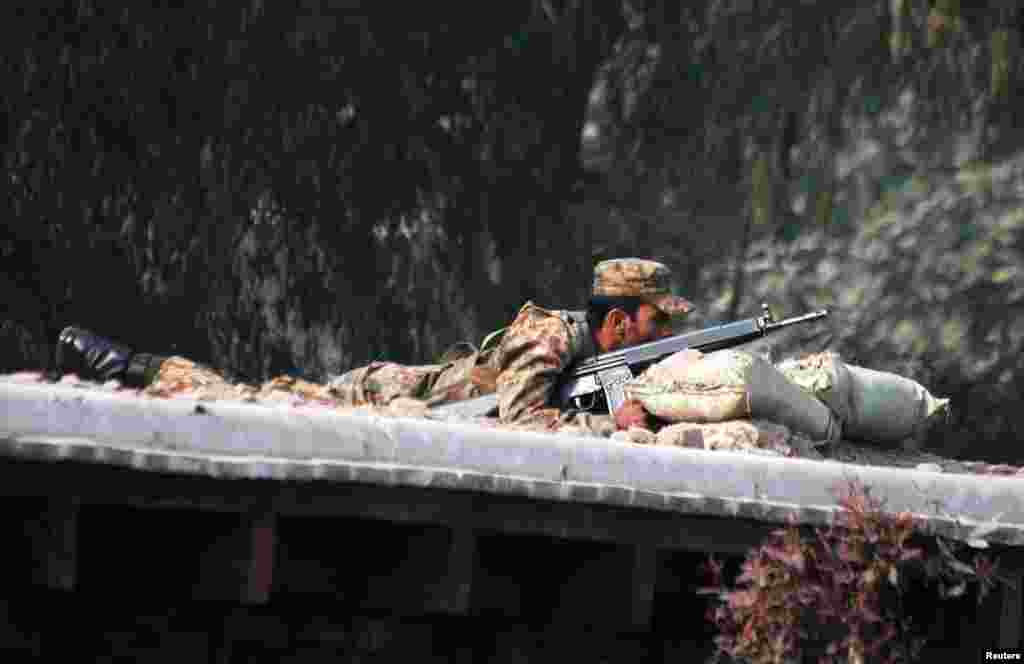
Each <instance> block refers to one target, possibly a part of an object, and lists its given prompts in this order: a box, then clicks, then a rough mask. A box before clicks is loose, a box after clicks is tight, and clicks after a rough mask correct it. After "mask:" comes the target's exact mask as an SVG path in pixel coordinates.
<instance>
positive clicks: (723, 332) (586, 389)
mask: <svg viewBox="0 0 1024 664" xmlns="http://www.w3.org/2000/svg"><path fill="white" fill-rule="evenodd" d="M761 311H762V315H761V316H757V317H754V318H745V319H743V320H738V321H735V322H732V323H723V324H721V325H714V326H712V327H707V328H704V329H702V330H695V331H693V332H686V333H685V334H677V335H675V336H671V337H665V338H664V339H657V340H655V341H648V342H647V343H643V344H638V345H636V346H630V347H629V348H622V349H620V350H615V351H611V352H609V353H602V354H600V355H596V356H594V357H591V358H587V359H585V360H582V361H580V362H577V363H576V364H574V365H573V366H571V367H570V368H569V370H568V371H566V372H565V373H563V374H562V379H561V380H560V381H559V383H558V386H557V388H556V392H557V399H556V403H558V405H559V406H560V407H561V408H563V409H567V408H572V409H575V410H580V411H594V410H599V409H600V408H601V406H602V404H601V402H602V401H603V405H604V406H605V407H606V408H607V409H608V412H611V413H614V412H615V411H616V410H618V408H619V407H620V406H621V405H622V404H623V402H625V400H626V393H625V390H624V389H623V386H624V385H625V384H626V383H627V382H629V381H630V380H632V379H633V377H634V376H636V375H637V374H639V373H641V372H642V371H643V370H644V369H646V368H647V367H649V366H650V365H652V364H654V363H655V362H658V361H660V360H662V359H664V358H666V357H668V356H669V355H672V354H673V353H678V352H679V351H681V350H685V349H687V348H693V349H696V350H699V351H701V352H703V353H710V352H712V351H716V350H723V349H726V348H733V347H735V346H739V345H741V344H745V343H747V342H750V341H754V340H755V339H759V338H761V337H764V336H767V335H769V334H771V333H772V332H777V331H779V330H782V329H784V328H787V327H790V326H793V325H800V324H802V323H810V322H812V321H816V320H819V319H821V318H825V317H826V316H828V310H827V309H822V310H820V311H812V312H811V313H807V314H804V315H802V316H794V317H793V318H786V319H784V320H780V321H776V320H775V319H774V318H773V317H772V313H771V311H770V310H769V309H768V305H767V304H762V305H761ZM497 406H498V395H497V394H488V395H485V396H482V397H477V398H475V399H469V400H467V401H460V402H456V403H452V404H447V405H444V406H439V407H436V408H434V409H433V411H434V412H436V413H439V414H441V415H461V416H463V417H481V416H486V415H492V414H494V413H496V411H497Z"/></svg>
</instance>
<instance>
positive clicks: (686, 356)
mask: <svg viewBox="0 0 1024 664" xmlns="http://www.w3.org/2000/svg"><path fill="white" fill-rule="evenodd" d="M752 363H753V357H751V356H750V355H749V354H747V353H742V352H739V351H731V350H723V351H718V352H716V353H709V354H707V355H705V354H704V353H700V352H698V351H693V350H686V351H683V352H682V353H675V354H673V355H670V356H669V357H667V358H665V359H664V360H662V361H661V362H658V363H656V364H654V365H652V366H651V367H649V368H648V369H647V370H646V371H645V372H643V373H642V374H640V375H639V376H637V377H636V378H634V379H633V380H631V381H629V382H628V383H626V385H624V386H623V389H624V391H625V393H626V398H627V399H637V400H638V401H640V402H641V403H642V404H643V405H644V409H645V410H647V412H649V413H651V414H652V415H654V416H655V417H659V418H661V419H663V420H667V421H669V422H724V421H726V420H734V419H738V418H742V417H749V416H750V399H749V396H748V393H747V392H748V391H747V385H748V383H749V378H750V366H751V364H752Z"/></svg>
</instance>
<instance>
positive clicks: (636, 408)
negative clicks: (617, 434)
mask: <svg viewBox="0 0 1024 664" xmlns="http://www.w3.org/2000/svg"><path fill="white" fill-rule="evenodd" d="M615 426H616V428H618V429H619V430H620V431H625V430H627V429H629V428H630V427H639V428H641V429H648V430H653V429H654V417H653V416H652V415H651V414H650V413H648V412H647V411H646V410H644V406H643V404H642V403H640V402H639V401H637V400H636V399H630V400H629V401H626V402H625V403H624V404H622V405H621V406H620V407H619V409H618V410H617V411H615Z"/></svg>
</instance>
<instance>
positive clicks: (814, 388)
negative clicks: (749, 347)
mask: <svg viewBox="0 0 1024 664" xmlns="http://www.w3.org/2000/svg"><path fill="white" fill-rule="evenodd" d="M779 370H780V371H781V372H782V373H783V374H784V375H785V376H786V377H787V378H788V379H789V380H790V381H791V382H792V383H794V384H796V385H799V386H800V387H801V388H803V389H804V390H806V391H807V392H808V393H810V394H813V395H814V396H815V397H817V398H818V399H820V400H821V401H822V402H823V403H825V405H827V406H828V407H829V408H830V409H831V410H832V412H833V413H835V414H836V415H837V416H839V417H840V418H841V419H842V420H843V423H844V425H843V432H844V436H845V437H847V438H850V439H853V440H863V441H867V442H877V443H891V442H899V441H901V440H903V439H905V438H908V437H911V436H914V435H916V434H917V433H918V432H920V431H921V430H922V429H923V428H925V427H927V426H928V424H929V423H930V422H931V421H932V420H934V419H935V418H936V417H938V416H941V415H944V414H946V413H948V407H949V399H939V398H936V397H935V396H933V395H932V394H931V393H930V392H928V390H926V389H925V388H924V387H923V386H922V385H921V384H920V383H918V382H917V381H914V380H911V379H909V378H904V377H903V376H899V375H897V374H894V373H889V372H885V371H875V370H873V369H866V368H864V367H859V366H856V365H853V364H846V363H844V362H843V361H842V359H841V358H840V357H839V356H838V355H837V354H835V353H831V352H826V353H815V354H812V355H807V356H804V357H802V358H799V359H795V360H787V361H785V362H782V363H780V364H779Z"/></svg>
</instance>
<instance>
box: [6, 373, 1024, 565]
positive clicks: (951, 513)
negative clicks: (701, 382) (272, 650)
mask: <svg viewBox="0 0 1024 664" xmlns="http://www.w3.org/2000/svg"><path fill="white" fill-rule="evenodd" d="M197 405H199V404H197V402H195V401H189V400H184V399H182V400H178V399H174V400H164V399H148V398H137V397H125V396H123V395H116V394H108V393H102V392H94V391H89V390H83V389H78V388H74V387H67V386H55V385H54V386H51V385H37V384H4V383H0V454H2V455H6V456H10V457H15V458H21V459H34V460H47V461H58V460H71V461H77V462H89V463H103V464H108V465H116V466H123V467H129V468H135V469H138V470H142V471H156V472H162V473H174V474H190V475H200V476H207V477H212V478H223V479H232V478H235V479H270V480H291V481H328V482H344V483H356V484H373V485H384V486H407V487H424V488H436V489H458V490H467V491H473V492H482V493H489V494H503V495H513V496H524V497H528V498H532V499H538V500H547V501H563V502H579V503H588V504H606V505H615V506H621V507H632V508H641V509H645V510H658V511H669V512H676V513H681V514H690V515H707V516H719V517H739V518H746V519H755V520H759V521H767V522H774V523H783V522H785V521H786V520H787V519H789V518H795V519H797V520H798V521H799V522H801V523H807V524H824V523H828V522H830V521H831V520H832V518H833V517H834V514H835V512H836V510H837V507H836V505H835V500H834V496H833V493H832V490H833V489H834V488H835V487H837V486H839V485H842V484H843V483H845V482H848V481H850V480H859V481H861V482H863V483H864V484H866V485H868V486H870V487H871V488H872V491H873V494H874V495H876V496H878V497H880V498H883V499H884V500H885V501H886V505H887V509H889V510H892V511H909V512H912V513H914V514H917V515H919V516H920V517H921V518H922V520H923V522H924V524H925V527H926V528H928V529H931V530H932V531H934V532H937V533H942V534H946V535H949V536H952V537H957V538H961V539H964V538H967V537H969V536H970V531H971V530H972V529H973V528H974V527H976V526H977V525H980V524H982V523H986V522H989V521H991V520H992V519H994V518H998V520H999V522H1000V524H1001V525H1000V526H999V527H998V528H997V529H996V530H994V531H992V532H990V533H988V534H987V535H985V539H988V540H992V541H995V542H1000V543H1004V544H1009V545H1021V544H1024V480H1022V479H1018V478H1008V477H991V476H976V475H954V474H943V473H935V472H929V471H919V470H907V469H898V468H879V467H868V466H855V465H849V464H842V463H835V462H822V461H811V460H804V459H784V458H776V457H767V456H760V455H747V454H740V453H731V452H706V451H703V450H694V449H685V448H666V447H649V446H638V445H630V444H626V443H621V442H617V441H611V440H605V439H598V438H587V437H581V436H571V435H563V434H541V433H532V432H513V431H503V430H497V429H490V428H482V427H476V426H472V425H468V424H459V423H448V422H436V421H431V420H423V419H411V418H392V417H384V416H375V415H352V414H342V413H337V412H331V411H320V410H314V409H302V408H292V407H283V406H267V405H252V404H242V403H230V402H212V403H211V402H205V403H202V404H201V408H199V409H197Z"/></svg>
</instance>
